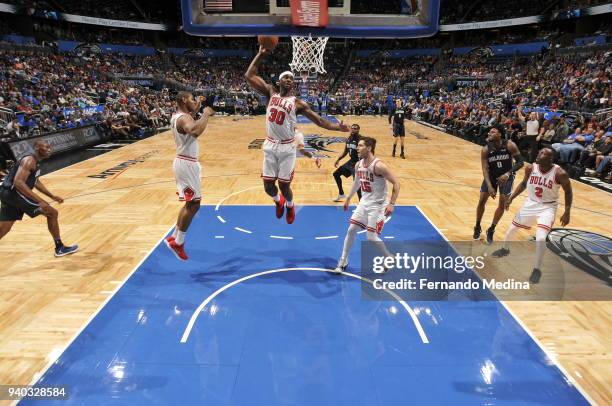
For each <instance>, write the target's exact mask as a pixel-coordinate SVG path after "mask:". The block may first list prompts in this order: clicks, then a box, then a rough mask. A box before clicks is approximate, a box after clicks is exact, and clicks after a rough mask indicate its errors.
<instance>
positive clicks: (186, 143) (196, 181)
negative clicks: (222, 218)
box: [170, 112, 202, 202]
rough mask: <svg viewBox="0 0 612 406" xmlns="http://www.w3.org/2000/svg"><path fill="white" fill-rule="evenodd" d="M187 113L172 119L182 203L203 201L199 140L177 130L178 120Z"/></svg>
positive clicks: (177, 186)
mask: <svg viewBox="0 0 612 406" xmlns="http://www.w3.org/2000/svg"><path fill="white" fill-rule="evenodd" d="M183 115H187V113H180V112H179V113H175V114H173V115H172V118H171V119H170V127H171V128H172V134H173V135H174V143H175V144H176V158H174V163H173V164H172V169H173V170H174V179H175V180H176V188H177V190H178V195H179V200H180V201H187V202H190V201H195V200H201V199H202V188H201V181H200V172H201V171H202V166H201V165H200V163H199V162H198V157H199V156H200V146H199V145H198V139H197V138H196V137H192V136H191V135H189V134H182V133H180V132H179V131H178V130H177V128H176V123H177V121H178V119H179V118H180V117H181V116H183Z"/></svg>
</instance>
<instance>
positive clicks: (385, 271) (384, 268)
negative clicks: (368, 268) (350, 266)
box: [372, 266, 389, 275]
mask: <svg viewBox="0 0 612 406" xmlns="http://www.w3.org/2000/svg"><path fill="white" fill-rule="evenodd" d="M372 272H374V273H375V274H378V275H382V274H385V273H387V272H389V268H387V267H386V266H383V269H381V270H380V271H375V270H374V269H372Z"/></svg>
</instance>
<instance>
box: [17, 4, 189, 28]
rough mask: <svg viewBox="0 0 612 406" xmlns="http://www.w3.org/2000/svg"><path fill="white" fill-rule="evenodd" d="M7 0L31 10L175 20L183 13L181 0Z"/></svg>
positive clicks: (142, 19) (157, 20) (132, 19)
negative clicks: (181, 11)
mask: <svg viewBox="0 0 612 406" xmlns="http://www.w3.org/2000/svg"><path fill="white" fill-rule="evenodd" d="M6 2H7V3H11V4H16V5H18V6H23V7H27V8H29V9H32V10H34V9H37V10H47V11H59V12H62V13H68V14H77V15H85V16H91V17H100V18H108V19H114V20H130V21H151V22H166V23H168V22H171V23H173V24H176V23H177V22H178V21H179V15H180V2H179V1H178V0H147V1H144V0H6Z"/></svg>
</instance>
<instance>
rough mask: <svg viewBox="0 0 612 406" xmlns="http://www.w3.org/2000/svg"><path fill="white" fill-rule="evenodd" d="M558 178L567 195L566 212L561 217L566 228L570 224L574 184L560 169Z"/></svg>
mask: <svg viewBox="0 0 612 406" xmlns="http://www.w3.org/2000/svg"><path fill="white" fill-rule="evenodd" d="M556 178H557V183H559V184H560V185H561V187H562V188H563V192H564V193H565V211H564V212H563V215H562V216H561V225H562V226H563V227H565V226H566V225H568V224H569V222H570V211H571V209H572V201H573V200H574V192H573V191H572V182H571V181H570V177H569V175H568V174H567V172H565V171H564V170H563V169H561V168H558V169H557V175H556Z"/></svg>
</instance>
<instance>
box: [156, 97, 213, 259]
mask: <svg viewBox="0 0 612 406" xmlns="http://www.w3.org/2000/svg"><path fill="white" fill-rule="evenodd" d="M176 103H177V107H178V108H177V112H176V113H174V114H173V115H172V118H171V119H170V127H171V128H172V134H173V135H174V143H175V144H176V158H174V163H173V165H172V168H173V169H174V178H175V180H176V187H177V189H178V195H179V200H180V201H184V202H185V205H184V206H183V207H182V208H181V211H180V212H179V215H178V219H177V220H176V227H174V232H173V233H172V235H171V236H169V237H168V238H166V245H167V246H168V248H170V249H171V250H172V252H174V255H176V257H177V258H178V259H180V260H183V261H186V260H187V259H189V257H188V256H187V254H186V253H185V234H186V233H187V229H188V228H189V225H190V224H191V220H192V219H193V217H194V216H195V215H196V213H197V212H198V210H199V209H200V201H201V200H202V190H201V186H200V172H201V170H202V167H201V165H200V163H199V162H198V158H199V156H200V146H199V145H198V137H199V136H200V135H202V134H203V133H204V130H205V129H206V126H207V125H208V119H209V117H210V116H212V115H213V114H214V113H215V112H214V110H213V109H211V108H210V107H206V108H205V109H204V111H203V112H202V116H201V117H200V118H199V119H198V120H197V121H196V120H194V119H193V117H192V115H193V114H194V113H196V112H197V111H199V110H200V107H201V103H202V100H201V99H200V100H199V101H197V102H196V101H195V100H194V98H193V95H192V94H191V93H189V92H179V93H178V94H177V96H176Z"/></svg>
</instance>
